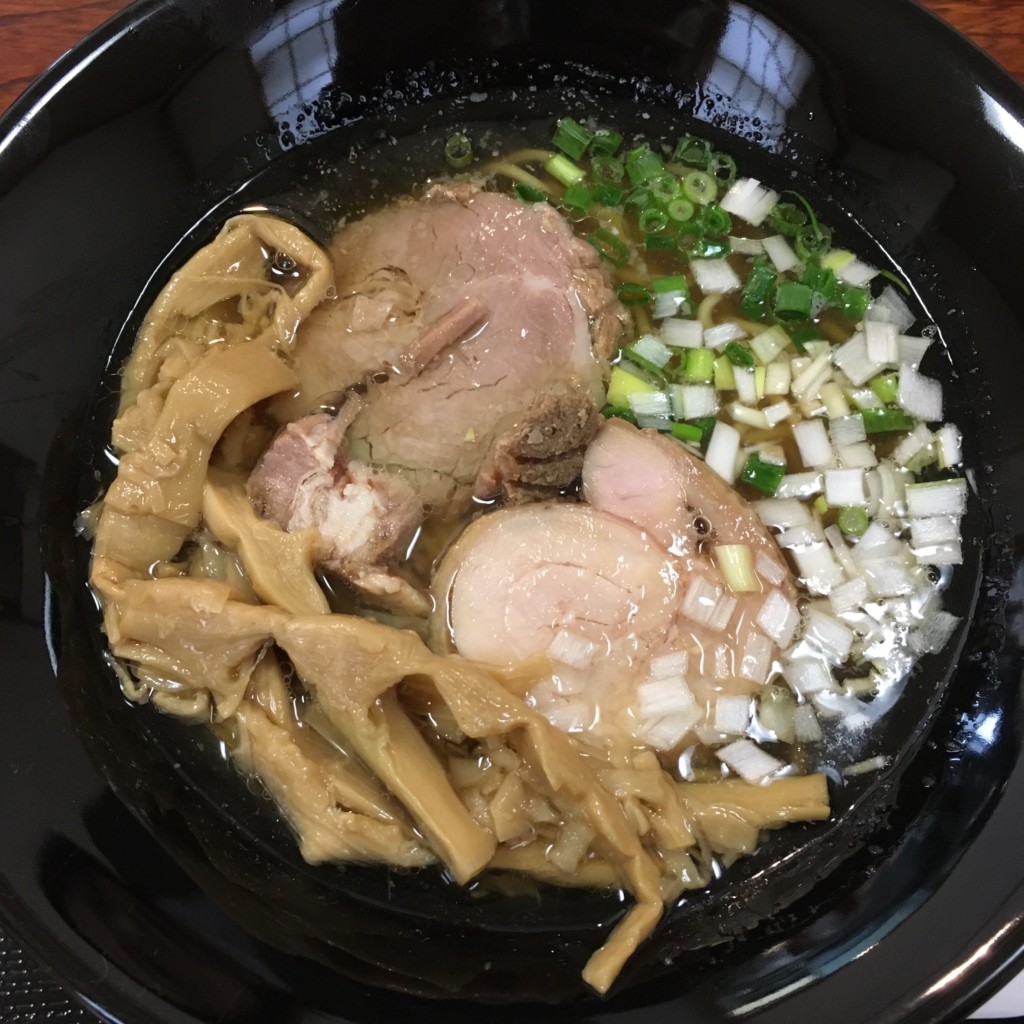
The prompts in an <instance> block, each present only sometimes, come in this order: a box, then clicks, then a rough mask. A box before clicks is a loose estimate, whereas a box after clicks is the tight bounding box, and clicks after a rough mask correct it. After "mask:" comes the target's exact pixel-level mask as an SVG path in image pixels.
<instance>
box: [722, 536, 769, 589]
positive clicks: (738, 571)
mask: <svg viewBox="0 0 1024 1024" xmlns="http://www.w3.org/2000/svg"><path fill="white" fill-rule="evenodd" d="M715 561H716V562H718V568H719V569H720V570H721V572H722V578H723V579H724V580H725V584H726V586H727V587H728V588H729V589H730V590H731V591H733V593H737V594H743V593H756V592H757V591H758V590H760V589H761V580H760V578H759V577H758V575H757V573H756V572H755V570H754V555H753V552H752V551H751V550H750V547H749V546H748V545H746V544H716V545H715Z"/></svg>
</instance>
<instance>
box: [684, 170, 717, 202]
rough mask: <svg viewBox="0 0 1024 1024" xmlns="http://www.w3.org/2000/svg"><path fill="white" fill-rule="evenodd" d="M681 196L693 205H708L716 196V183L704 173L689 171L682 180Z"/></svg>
mask: <svg viewBox="0 0 1024 1024" xmlns="http://www.w3.org/2000/svg"><path fill="white" fill-rule="evenodd" d="M683 195H684V196H686V198H687V199H689V200H691V201H692V202H695V203H710V202H712V201H713V200H714V199H715V198H716V197H717V196H718V183H717V182H716V181H715V179H714V178H712V177H711V175H710V174H708V173H707V172H706V171H690V173H689V174H688V175H687V176H686V177H685V178H683Z"/></svg>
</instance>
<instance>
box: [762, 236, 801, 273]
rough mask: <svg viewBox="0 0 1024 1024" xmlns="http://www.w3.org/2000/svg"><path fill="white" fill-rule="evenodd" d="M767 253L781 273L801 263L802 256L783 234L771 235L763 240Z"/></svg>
mask: <svg viewBox="0 0 1024 1024" xmlns="http://www.w3.org/2000/svg"><path fill="white" fill-rule="evenodd" d="M763 245H764V251H765V254H766V255H767V256H768V259H770V260H771V261H772V266H774V267H775V269H776V270H777V271H778V272H779V273H780V274H785V273H786V271H787V270H792V269H793V268H794V267H796V266H797V265H799V263H800V257H799V256H797V254H796V253H795V252H793V247H792V246H791V245H790V244H789V242H787V241H786V239H785V238H783V237H782V235H771V236H770V237H768V238H766V239H764V241H763Z"/></svg>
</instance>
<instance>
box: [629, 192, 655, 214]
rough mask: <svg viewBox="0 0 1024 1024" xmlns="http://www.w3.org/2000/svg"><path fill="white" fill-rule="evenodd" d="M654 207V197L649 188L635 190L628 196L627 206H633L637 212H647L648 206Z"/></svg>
mask: <svg viewBox="0 0 1024 1024" xmlns="http://www.w3.org/2000/svg"><path fill="white" fill-rule="evenodd" d="M654 205H655V199H654V195H653V194H652V192H651V190H650V189H649V188H635V189H633V191H632V192H630V193H629V195H627V196H626V206H632V207H634V208H635V209H636V210H637V211H639V210H646V209H647V207H648V206H654Z"/></svg>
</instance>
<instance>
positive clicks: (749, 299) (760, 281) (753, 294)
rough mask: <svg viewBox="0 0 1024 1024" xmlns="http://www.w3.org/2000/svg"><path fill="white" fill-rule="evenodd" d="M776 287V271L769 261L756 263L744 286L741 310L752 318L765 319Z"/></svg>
mask: <svg viewBox="0 0 1024 1024" xmlns="http://www.w3.org/2000/svg"><path fill="white" fill-rule="evenodd" d="M774 287H775V271H774V270H773V269H772V268H771V267H770V266H769V265H768V264H767V263H755V264H754V265H753V266H752V267H751V268H750V274H749V275H748V277H747V283H746V284H745V285H744V286H743V295H742V296H741V298H740V312H741V313H742V314H743V315H744V316H745V317H747V318H748V319H750V320H761V319H763V318H764V314H765V311H766V309H767V307H768V297H769V296H770V295H771V293H772V289H773V288H774Z"/></svg>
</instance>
